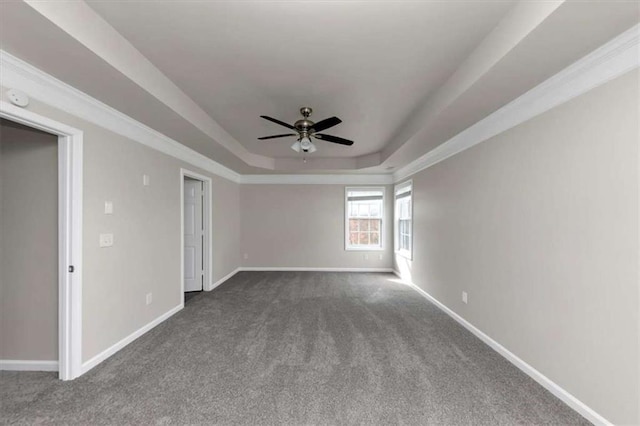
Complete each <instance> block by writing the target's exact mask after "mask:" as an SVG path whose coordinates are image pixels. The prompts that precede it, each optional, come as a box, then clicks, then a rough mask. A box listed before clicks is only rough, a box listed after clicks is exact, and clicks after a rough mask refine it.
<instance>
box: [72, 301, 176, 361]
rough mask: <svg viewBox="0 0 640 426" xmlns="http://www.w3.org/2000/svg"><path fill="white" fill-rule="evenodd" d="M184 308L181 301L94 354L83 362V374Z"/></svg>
mask: <svg viewBox="0 0 640 426" xmlns="http://www.w3.org/2000/svg"><path fill="white" fill-rule="evenodd" d="M182 308H184V304H182V303H181V304H180V305H178V306H176V307H175V308H173V309H171V310H169V311H168V312H166V313H164V314H162V315H160V316H159V317H158V318H156V319H154V320H153V321H151V322H150V323H148V324H147V325H145V326H143V327H141V328H139V329H138V330H136V331H134V332H133V333H131V334H130V335H128V336H127V337H125V338H124V339H122V340H120V341H119V342H117V343H116V344H115V345H113V346H111V347H109V348H107V349H105V350H104V351H102V352H100V353H99V354H98V355H96V356H94V357H93V358H91V359H90V360H89V361H87V362H85V363H83V364H82V374H84V373H86V372H87V371H89V370H91V369H92V368H93V367H95V366H96V365H98V364H100V363H101V362H102V361H104V360H105V359H107V358H109V357H110V356H111V355H113V354H115V353H116V352H118V351H119V350H120V349H122V348H124V347H125V346H127V345H128V344H129V343H131V342H133V341H134V340H136V339H137V338H138V337H140V336H142V335H143V334H145V333H146V332H147V331H149V330H151V329H152V328H154V327H155V326H157V325H158V324H160V323H161V322H163V321H165V320H167V319H168V318H169V317H171V316H172V315H174V314H175V313H177V312H179V311H181V310H182Z"/></svg>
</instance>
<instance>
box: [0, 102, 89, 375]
mask: <svg viewBox="0 0 640 426" xmlns="http://www.w3.org/2000/svg"><path fill="white" fill-rule="evenodd" d="M0 117H2V118H5V119H7V120H10V121H13V122H16V123H19V124H23V125H25V126H28V127H31V128H34V129H38V130H42V131H45V132H47V133H51V134H54V135H57V136H58V376H59V378H60V379H61V380H72V379H75V378H76V377H78V376H80V375H81V374H82V185H83V182H82V148H83V132H82V131H81V130H79V129H76V128H74V127H70V126H67V125H66V124H63V123H60V122H58V121H55V120H52V119H50V118H47V117H44V116H42V115H39V114H36V113H34V112H32V111H29V110H26V109H23V108H19V107H17V106H15V105H12V104H10V103H8V102H5V101H0ZM70 267H73V272H72V273H71V271H70Z"/></svg>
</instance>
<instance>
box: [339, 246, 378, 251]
mask: <svg viewBox="0 0 640 426" xmlns="http://www.w3.org/2000/svg"><path fill="white" fill-rule="evenodd" d="M345 250H346V251H384V248H383V247H345Z"/></svg>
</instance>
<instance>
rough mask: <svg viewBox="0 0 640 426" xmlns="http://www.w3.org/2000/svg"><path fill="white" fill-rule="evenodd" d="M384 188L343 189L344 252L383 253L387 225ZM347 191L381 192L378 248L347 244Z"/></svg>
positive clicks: (357, 187) (358, 187) (361, 187)
mask: <svg viewBox="0 0 640 426" xmlns="http://www.w3.org/2000/svg"><path fill="white" fill-rule="evenodd" d="M385 189H386V188H385V187H384V186H347V187H345V188H344V249H345V250H346V251H384V244H385V238H384V234H385V229H386V226H387V225H386V223H387V217H386V208H385V203H386V202H387V199H386V195H387V194H386V191H385ZM349 191H381V192H382V225H381V226H380V246H379V247H378V246H359V247H355V246H351V245H350V244H349Z"/></svg>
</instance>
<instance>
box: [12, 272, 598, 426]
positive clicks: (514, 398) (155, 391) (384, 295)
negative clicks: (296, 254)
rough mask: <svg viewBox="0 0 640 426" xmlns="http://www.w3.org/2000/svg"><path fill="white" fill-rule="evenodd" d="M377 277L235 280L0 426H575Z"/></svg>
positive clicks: (36, 385) (34, 382)
mask: <svg viewBox="0 0 640 426" xmlns="http://www.w3.org/2000/svg"><path fill="white" fill-rule="evenodd" d="M394 281H395V280H394V276H393V275H390V274H351V273H325V272H318V273H313V272H300V273H298V272H242V273H239V274H237V275H236V276H235V277H234V278H232V279H231V280H229V281H228V282H226V283H225V284H224V285H222V286H221V287H219V288H217V289H216V290H214V291H213V292H205V293H200V294H198V295H196V296H194V297H192V298H191V299H190V300H189V302H188V303H187V304H186V306H185V309H184V310H183V311H181V312H179V313H178V314H176V315H175V316H173V317H172V318H170V319H169V320H168V321H166V322H164V323H163V324H161V325H159V326H158V327H156V328H155V329H153V330H152V331H150V332H149V333H147V334H146V335H144V336H142V337H141V338H140V339H138V340H137V341H135V342H134V343H132V344H130V345H129V346H127V347H126V348H125V349H123V350H122V351H120V352H119V353H117V354H116V355H114V356H113V357H111V358H110V359H108V360H107V361H105V362H104V363H102V364H101V365H99V366H97V367H96V368H94V369H93V370H91V371H90V372H89V373H87V374H86V375H85V376H83V377H81V378H79V379H77V380H75V381H72V382H61V381H58V380H57V379H56V375H55V374H53V373H27V372H20V373H16V372H2V373H0V397H1V398H2V399H1V401H0V403H1V406H0V423H3V424H13V423H22V424H34V423H44V424H49V423H53V424H91V425H98V424H114V425H115V424H117V425H122V424H246V425H262V424H264V425H271V424H293V425H300V424H421V425H423V424H434V425H464V424H485V425H499V424H503V425H514V424H526V425H530V424H562V425H567V424H588V423H587V422H586V420H585V419H583V418H582V417H580V416H579V415H578V414H576V413H575V412H573V411H572V410H571V409H569V408H568V407H567V406H565V405H564V404H563V403H562V402H560V401H559V400H558V399H556V398H555V397H554V396H552V395H551V394H550V393H549V392H547V391H546V390H544V389H543V388H542V387H541V386H539V385H538V384H537V383H535V382H534V381H533V380H531V379H530V378H529V377H527V376H526V375H525V374H524V373H522V372H521V371H519V370H518V369H517V368H516V367H514V366H512V365H511V364H510V363H509V362H507V361H506V360H505V359H503V358H502V357H501V356H500V355H498V354H497V353H495V352H494V351H493V350H491V349H490V348H489V347H487V346H486V345H485V344H483V343H482V342H481V341H480V340H478V339H477V338H476V337H474V336H473V335H472V334H470V333H469V332H467V331H466V330H465V329H464V328H462V327H460V326H459V325H458V324H457V323H456V322H454V321H453V320H452V319H450V318H449V317H448V316H446V315H445V314H444V313H442V312H441V311H440V310H438V309H437V308H436V307H435V306H433V305H432V304H430V303H429V302H428V301H426V300H425V299H424V298H423V297H421V296H420V295H419V294H418V293H416V292H415V291H414V290H412V289H411V288H409V287H406V286H404V285H402V284H399V283H397V282H394Z"/></svg>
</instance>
